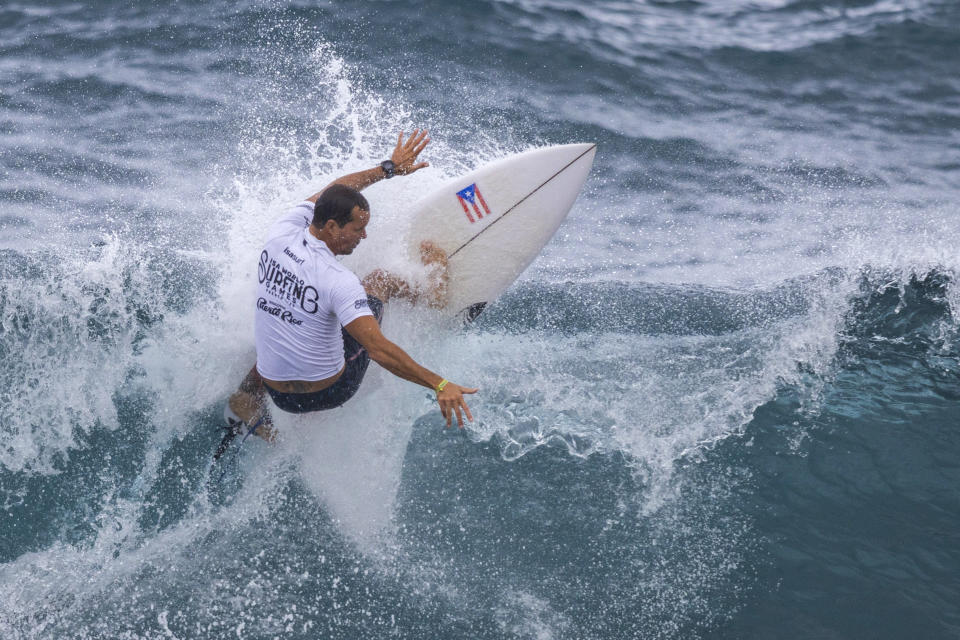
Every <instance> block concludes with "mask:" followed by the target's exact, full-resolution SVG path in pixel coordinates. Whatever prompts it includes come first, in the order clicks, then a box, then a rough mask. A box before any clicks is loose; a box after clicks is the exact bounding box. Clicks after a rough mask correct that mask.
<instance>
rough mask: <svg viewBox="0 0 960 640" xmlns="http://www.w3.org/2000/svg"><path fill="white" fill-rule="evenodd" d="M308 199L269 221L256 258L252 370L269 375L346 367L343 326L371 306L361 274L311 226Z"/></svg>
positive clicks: (312, 375) (292, 376)
mask: <svg viewBox="0 0 960 640" xmlns="http://www.w3.org/2000/svg"><path fill="white" fill-rule="evenodd" d="M313 207H314V205H313V203H312V202H302V203H300V204H298V205H297V206H295V207H293V208H292V209H290V210H289V211H288V212H287V213H285V214H284V215H283V217H281V218H280V219H279V220H278V221H277V222H275V223H274V224H273V226H272V227H270V231H269V232H268V234H267V242H266V244H265V245H264V248H263V251H262V252H261V253H260V262H259V264H258V265H257V279H258V281H259V284H258V285H257V309H256V320H255V323H254V326H255V329H254V335H255V337H256V343H257V371H259V372H260V375H261V376H263V377H264V378H267V379H268V380H309V381H315V380H323V379H324V378H329V377H331V376H333V375H335V374H336V373H337V372H338V371H340V370H341V369H342V368H343V365H344V359H343V336H342V335H341V333H340V327H341V326H346V325H348V324H350V323H351V322H352V321H354V320H356V319H357V318H359V317H361V316H370V315H373V313H372V312H371V311H370V307H369V305H368V304H367V294H366V292H365V291H364V289H363V286H362V285H361V284H360V279H359V278H358V277H357V276H356V275H355V274H354V273H352V272H351V271H349V270H348V269H347V268H346V267H344V266H343V265H341V264H340V263H339V262H337V260H336V258H335V257H334V255H333V252H331V251H330V249H329V248H328V247H327V245H326V244H325V243H324V242H323V241H321V240H318V239H317V238H315V237H314V236H313V235H311V234H310V232H309V231H308V229H307V227H309V225H310V221H311V220H312V219H313Z"/></svg>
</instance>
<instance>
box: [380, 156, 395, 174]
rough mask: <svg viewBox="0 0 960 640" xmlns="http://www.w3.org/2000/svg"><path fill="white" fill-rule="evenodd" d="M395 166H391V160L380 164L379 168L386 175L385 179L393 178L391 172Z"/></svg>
mask: <svg viewBox="0 0 960 640" xmlns="http://www.w3.org/2000/svg"><path fill="white" fill-rule="evenodd" d="M395 167H396V165H394V164H393V161H392V160H384V161H383V162H381V163H380V168H381V169H383V172H384V173H385V174H387V177H388V178H389V177H391V176H393V170H394V168H395Z"/></svg>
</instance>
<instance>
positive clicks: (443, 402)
mask: <svg viewBox="0 0 960 640" xmlns="http://www.w3.org/2000/svg"><path fill="white" fill-rule="evenodd" d="M344 328H345V329H346V330H347V332H348V333H349V334H350V335H351V336H353V337H354V339H355V340H356V341H357V342H359V343H360V344H361V345H362V346H363V348H364V349H366V350H367V353H369V354H370V358H371V359H373V360H374V361H375V362H376V363H377V364H379V365H380V366H381V367H383V368H384V369H386V370H387V371H389V372H390V373H392V374H393V375H395V376H398V377H400V378H403V379H404V380H409V381H410V382H415V383H416V384H419V385H421V386H424V387H427V388H428V389H433V390H434V391H436V389H437V386H438V385H439V384H440V383H441V382H442V381H443V378H441V377H440V376H438V375H437V374H435V373H434V372H432V371H430V370H429V369H426V368H425V367H422V366H420V365H419V364H417V363H416V362H415V361H414V359H413V358H411V357H410V356H409V355H407V352H406V351H404V350H403V349H401V348H400V347H398V346H397V345H396V344H394V343H393V342H390V340H388V339H387V338H386V336H384V335H383V333H382V332H381V331H380V325H378V324H377V321H376V320H375V319H374V318H373V316H361V317H359V318H357V319H356V320H354V321H353V322H351V323H350V324H348V325H346V326H345V327H344ZM476 392H477V389H471V388H467V387H461V386H460V385H457V384H454V383H452V382H448V383H447V384H446V385H445V386H444V387H443V389H442V390H441V391H438V392H437V402H438V403H439V404H440V413H441V414H443V417H444V418H446V419H447V426H448V427H449V426H450V425H451V422H452V418H453V415H454V414H456V416H457V424H458V425H459V426H460V428H461V429H462V428H463V414H466V416H467V418H468V419H469V420H470V421H471V422H473V415H472V414H471V413H470V407H468V406H467V403H466V401H465V400H464V397H463V395H464V394H470V393H476Z"/></svg>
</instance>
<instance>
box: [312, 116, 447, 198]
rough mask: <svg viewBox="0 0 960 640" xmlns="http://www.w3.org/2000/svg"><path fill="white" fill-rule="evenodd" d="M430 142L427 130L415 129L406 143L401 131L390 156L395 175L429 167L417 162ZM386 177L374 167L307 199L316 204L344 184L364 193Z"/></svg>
mask: <svg viewBox="0 0 960 640" xmlns="http://www.w3.org/2000/svg"><path fill="white" fill-rule="evenodd" d="M429 142H430V138H428V137H427V130H426V129H423V130H421V129H414V131H413V133H412V134H410V137H409V138H407V140H406V141H404V139H403V132H402V131H401V132H400V136H399V137H398V138H397V146H396V147H395V148H394V149H393V153H392V154H391V155H390V160H391V161H392V162H393V165H394V169H393V172H394V174H396V175H398V176H406V175H410V174H411V173H413V172H414V171H417V170H419V169H423V168H424V167H429V166H430V163H429V162H419V163H418V162H417V156H418V155H420V152H421V151H423V150H424V149H425V148H426V146H427V144H428V143H429ZM385 177H386V174H385V173H384V172H383V169H382V168H380V167H379V166H376V167H373V168H372V169H364V170H363V171H357V172H356V173H349V174H347V175H345V176H341V177H339V178H337V179H336V180H334V181H333V182H331V183H330V184H328V185H327V186H325V187H324V188H323V189H321V190H320V191H318V192H317V193H315V194H313V195H312V196H310V197H309V198H307V200H308V201H309V202H316V201H317V200H318V199H319V198H320V194H322V193H323V192H324V191H326V190H327V189H329V188H330V187H332V186H333V185H335V184H342V185H344V186H347V187H351V188H353V189H356V190H357V191H363V190H364V189H366V188H367V187H369V186H370V185H372V184H373V183H375V182H379V181H381V180H383V179H384V178H385Z"/></svg>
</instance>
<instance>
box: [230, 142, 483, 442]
mask: <svg viewBox="0 0 960 640" xmlns="http://www.w3.org/2000/svg"><path fill="white" fill-rule="evenodd" d="M429 142H430V139H429V138H427V132H426V131H421V130H415V131H414V132H413V133H412V134H411V135H410V137H409V138H407V139H406V140H404V134H403V132H401V133H400V135H399V137H398V138H397V145H396V147H395V148H394V150H393V153H392V154H391V156H390V159H389V160H385V161H384V162H382V163H381V164H379V165H378V166H376V167H373V168H372V169H366V170H364V171H358V172H356V173H351V174H349V175H345V176H343V177H341V178H338V179H336V180H334V181H333V182H332V183H331V184H329V185H327V187H325V188H324V189H323V190H322V191H319V192H318V193H315V194H314V195H313V196H311V197H310V198H308V199H307V200H306V201H304V202H303V203H301V204H298V205H297V206H295V207H293V208H291V209H290V210H289V211H288V212H287V213H286V214H284V215H283V216H282V217H281V218H280V219H279V220H278V221H277V222H275V223H274V224H273V226H272V227H271V228H270V230H269V232H268V234H267V240H266V243H265V244H264V248H263V251H262V252H261V253H260V259H259V263H258V265H257V275H258V286H257V301H256V316H255V324H254V326H255V330H254V332H255V338H256V349H257V363H256V365H254V367H253V368H252V369H251V370H250V372H249V373H248V374H247V376H246V377H245V378H244V380H243V382H242V383H241V384H240V388H239V389H238V390H237V391H236V392H235V393H234V394H233V395H232V396H230V400H229V402H228V403H227V407H226V410H225V412H224V413H225V417H226V419H227V424H228V426H227V434H226V435H225V436H224V438H223V442H221V444H220V447H219V448H218V450H217V453H216V455H215V457H216V458H219V457H220V456H221V455H222V454H223V452H224V451H226V448H227V446H228V445H229V443H230V441H231V440H232V439H233V438H234V437H235V436H236V435H237V434H238V433H239V432H240V431H241V430H244V431H246V432H247V434H250V433H254V434H256V435H258V436H260V437H262V438H264V439H266V440H269V441H273V439H274V437H275V433H274V430H273V426H272V423H271V421H270V419H269V414H268V411H267V408H266V406H265V398H264V395H265V394H269V395H270V398H271V399H272V400H273V403H274V404H275V405H276V406H277V407H278V408H279V409H281V410H283V411H288V412H291V413H307V412H312V411H323V410H325V409H333V408H335V407H339V406H341V405H342V404H343V403H345V402H346V401H347V400H349V399H350V398H351V397H353V395H354V394H355V393H356V392H357V390H358V389H359V387H360V383H361V381H362V380H363V376H364V374H365V373H366V370H367V365H368V364H369V363H370V360H371V359H372V360H373V361H375V362H377V363H378V364H379V365H380V366H382V367H384V368H385V369H387V370H388V371H389V372H391V373H393V374H394V375H396V376H398V377H401V378H404V379H406V380H409V381H411V382H414V383H416V384H419V385H421V386H424V387H427V388H429V389H433V390H434V391H435V392H436V394H437V402H438V404H439V405H440V413H441V414H442V415H443V417H444V418H446V421H447V426H448V427H449V426H451V424H452V420H453V417H454V415H455V416H456V419H457V424H458V425H459V426H460V428H463V416H464V415H466V417H467V418H468V419H469V420H471V421H472V420H473V415H472V414H471V413H470V408H469V407H468V406H467V403H466V400H465V399H464V394H472V393H476V392H477V389H475V388H468V387H462V386H460V385H457V384H454V383H453V382H450V381H449V380H447V379H446V378H443V377H442V376H440V375H438V374H436V373H434V372H432V371H430V370H429V369H426V368H425V367H423V366H421V365H420V364H418V363H417V362H415V361H414V360H413V358H411V357H410V356H409V355H407V353H406V352H405V351H403V349H401V348H400V347H398V346H397V345H396V344H394V343H393V342H391V341H390V340H388V339H387V338H386V337H385V336H384V335H383V333H382V332H381V331H380V321H381V319H382V312H383V303H385V302H387V301H388V300H389V299H391V298H395V297H402V298H407V299H409V300H411V301H413V302H420V301H424V302H426V303H427V304H429V305H432V306H437V307H442V306H443V304H444V302H445V296H446V282H447V275H446V266H447V256H446V253H444V252H443V250H442V249H440V248H439V247H437V246H435V245H433V244H432V243H430V242H424V243H423V244H422V245H421V247H420V249H421V251H420V253H421V260H422V261H423V263H424V264H425V265H427V266H430V267H432V275H431V279H432V282H431V284H430V286H429V287H428V288H427V289H426V290H422V289H419V288H417V287H415V286H412V285H410V284H409V283H407V282H405V281H404V280H402V279H401V278H399V277H397V276H395V275H393V274H390V273H387V272H385V271H383V270H379V269H378V270H376V271H374V272H373V273H371V274H369V275H368V276H366V277H365V278H364V280H363V282H362V283H361V281H360V279H359V278H358V277H357V276H356V275H355V274H354V273H352V272H351V271H349V270H348V269H347V268H346V267H344V266H343V265H341V264H340V262H339V261H338V260H337V259H336V257H337V256H341V255H349V254H350V253H352V252H353V250H354V249H355V248H356V247H357V245H359V244H360V241H361V240H363V239H364V238H366V236H367V234H366V227H367V224H368V223H369V221H370V205H369V203H368V202H367V200H366V198H364V196H363V195H362V194H361V193H360V191H361V190H362V189H364V188H366V187H368V186H370V185H371V184H374V183H375V182H378V181H380V180H383V179H389V178H392V177H393V176H396V175H399V176H406V175H410V174H411V173H414V172H415V171H419V170H420V169H423V168H424V167H427V166H429V164H428V163H427V162H417V157H418V156H419V155H420V152H422V151H423V150H424V148H426V146H427V144H428V143H429ZM247 425H249V426H247Z"/></svg>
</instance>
